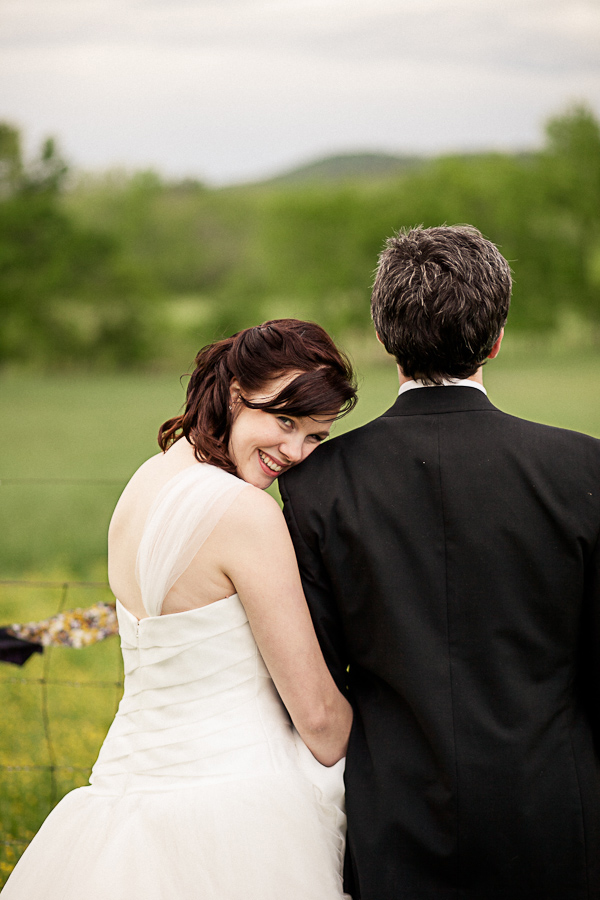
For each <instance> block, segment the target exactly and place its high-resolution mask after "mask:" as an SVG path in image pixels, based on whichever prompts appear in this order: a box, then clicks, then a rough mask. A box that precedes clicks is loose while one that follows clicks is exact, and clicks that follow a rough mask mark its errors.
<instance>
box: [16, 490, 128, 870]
mask: <svg viewBox="0 0 600 900" xmlns="http://www.w3.org/2000/svg"><path fill="white" fill-rule="evenodd" d="M0 484H1V485H9V484H10V485H14V486H15V487H16V486H20V485H37V484H43V485H57V486H59V485H66V484H77V485H99V484H100V485H107V484H109V485H112V486H116V485H122V484H123V482H122V481H113V480H109V479H72V478H2V479H0ZM109 594H110V590H109V586H108V584H107V583H106V582H104V581H79V580H71V579H65V580H36V579H27V578H23V579H19V578H6V579H0V616H2V617H4V616H5V615H6V616H9V617H10V615H11V613H12V614H13V615H14V610H15V609H16V608H18V609H19V612H20V613H22V621H27V620H29V619H33V618H35V617H36V614H37V611H38V610H39V609H40V608H41V607H43V608H44V611H45V613H46V615H48V614H50V615H51V616H54V615H58V614H61V613H63V612H64V611H65V610H68V609H70V608H72V607H75V606H77V607H82V606H84V607H85V606H87V605H89V604H88V602H87V600H88V598H91V599H97V597H98V596H102V597H106V599H108V595H109ZM40 596H41V597H42V602H41V604H40ZM34 597H35V601H34V600H33V598H34ZM15 598H17V602H15ZM110 600H111V601H113V602H114V598H112V595H110ZM11 601H12V602H11ZM42 618H43V617H42ZM14 622H15V619H14V618H13V620H12V621H6V620H3V619H0V626H10V625H12V624H13V623H14ZM109 645H110V646H109ZM122 689H123V674H122V663H121V656H120V652H119V649H118V645H117V642H116V641H114V640H113V639H109V640H108V641H106V646H105V647H104V648H101V647H100V645H99V644H97V645H95V647H86V648H82V649H81V650H72V649H70V648H65V647H59V646H45V647H44V648H43V652H42V653H41V654H37V653H36V654H34V656H33V657H31V658H30V659H29V660H28V661H27V662H26V663H25V664H24V667H23V668H22V669H15V666H14V665H13V664H11V663H8V662H2V663H0V702H1V703H2V709H3V720H4V725H3V729H2V737H1V738H0V787H1V792H0V797H1V800H0V826H1V836H0V849H1V851H2V852H0V887H1V886H2V884H3V883H4V881H5V880H6V878H7V877H8V874H9V873H10V871H11V870H12V868H13V867H14V865H15V864H16V862H17V860H18V858H19V856H20V855H21V854H22V852H23V851H24V849H25V848H26V846H27V844H28V843H29V841H30V840H31V838H32V837H33V835H34V833H35V831H36V830H37V828H38V827H39V826H40V824H41V822H42V821H43V819H44V818H45V817H46V815H47V814H48V813H49V812H50V810H51V809H52V808H53V807H54V806H55V805H56V803H57V802H58V800H60V799H61V797H62V796H63V795H64V794H65V793H67V791H68V790H70V789H72V788H73V787H78V786H81V785H83V784H85V783H87V779H88V777H89V773H90V769H91V766H92V765H93V763H94V761H95V757H96V755H97V752H98V749H99V747H100V744H101V742H102V740H103V737H104V734H105V732H106V730H107V728H108V725H109V724H110V721H111V719H112V717H113V716H114V713H115V712H116V709H117V706H118V703H119V700H120V698H121V694H122ZM99 698H100V699H99Z"/></svg>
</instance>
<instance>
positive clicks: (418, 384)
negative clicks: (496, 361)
mask: <svg viewBox="0 0 600 900" xmlns="http://www.w3.org/2000/svg"><path fill="white" fill-rule="evenodd" d="M424 387H472V388H477V390H478V391H483V393H484V394H485V395H486V396H487V391H486V389H485V388H484V386H483V385H482V384H480V383H479V382H478V381H471V379H470V378H458V379H457V380H456V381H446V380H444V381H443V382H442V384H441V385H437V384H424V383H423V382H422V381H420V380H419V379H417V380H416V381H405V382H404V384H401V385H400V390H399V391H398V396H400V394H405V393H406V391H412V390H413V389H414V388H424Z"/></svg>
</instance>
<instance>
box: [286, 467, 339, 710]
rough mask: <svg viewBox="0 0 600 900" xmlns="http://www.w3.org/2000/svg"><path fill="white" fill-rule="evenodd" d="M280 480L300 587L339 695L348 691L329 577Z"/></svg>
mask: <svg viewBox="0 0 600 900" xmlns="http://www.w3.org/2000/svg"><path fill="white" fill-rule="evenodd" d="M282 482H283V479H280V482H279V490H280V493H281V498H282V500H283V513H284V516H285V519H286V522H287V526H288V528H289V532H290V535H291V538H292V542H293V544H294V549H295V551H296V558H297V560H298V568H299V570H300V577H301V578H302V586H303V588H304V594H305V597H306V601H307V603H308V607H309V609H310V614H311V617H312V621H313V625H314V628H315V632H316V634H317V638H318V640H319V644H320V645H321V650H322V652H323V656H324V657H325V662H326V663H327V666H328V668H329V671H330V672H331V674H332V676H333V678H334V681H335V683H336V684H337V686H338V688H339V689H340V691H341V692H342V693H347V691H348V659H347V652H346V647H345V641H344V633H343V629H342V624H341V620H340V616H339V613H338V609H337V604H336V602H335V596H334V592H333V589H332V586H331V581H330V578H329V576H328V574H327V571H326V568H325V566H324V563H323V559H322V557H321V554H320V553H319V551H318V541H317V535H316V534H314V533H312V534H311V533H310V529H309V528H307V527H306V526H305V527H304V528H301V527H300V525H299V523H298V520H297V517H296V515H295V512H294V506H293V501H292V499H291V496H290V493H289V491H288V489H287V486H286V485H285V484H284V483H282Z"/></svg>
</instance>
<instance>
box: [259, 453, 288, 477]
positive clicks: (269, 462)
mask: <svg viewBox="0 0 600 900" xmlns="http://www.w3.org/2000/svg"><path fill="white" fill-rule="evenodd" d="M258 455H259V456H260V458H261V459H262V461H263V462H264V464H265V466H267V468H269V469H271V471H272V472H281V469H282V467H281V466H278V465H277V463H275V462H273V461H272V460H271V459H269V458H268V457H267V456H265V454H264V453H263V452H262V450H259V451H258Z"/></svg>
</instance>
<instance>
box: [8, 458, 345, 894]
mask: <svg viewBox="0 0 600 900" xmlns="http://www.w3.org/2000/svg"><path fill="white" fill-rule="evenodd" d="M245 487H247V486H246V485H245V483H244V482H242V481H240V480H239V479H237V478H235V477H234V476H233V475H229V474H227V473H225V472H223V471H221V470H220V469H217V468H215V467H213V466H208V465H203V464H197V465H193V466H191V467H189V468H188V469H185V470H184V471H183V472H181V473H179V474H178V475H176V476H175V477H174V478H173V479H171V481H169V482H168V483H167V485H166V486H165V487H164V488H163V490H162V491H161V493H160V494H159V496H158V498H157V500H156V502H155V503H154V505H153V507H152V510H151V511H150V514H149V516H148V520H147V522H146V526H145V530H144V535H143V537H142V542H141V545H140V549H139V553H138V580H139V583H140V587H141V590H142V598H143V601H144V608H145V609H146V611H147V612H148V614H149V618H146V619H142V620H141V621H140V622H138V620H137V619H136V618H135V617H134V616H133V615H132V614H131V613H129V612H128V611H127V610H126V609H125V607H124V606H122V605H121V604H120V603H119V602H118V601H117V612H118V618H119V630H120V634H121V646H122V650H123V658H124V663H125V690H124V696H123V699H122V700H121V703H120V706H119V710H118V713H117V715H116V718H115V720H114V722H113V724H112V725H111V728H110V730H109V732H108V735H107V737H106V740H105V742H104V744H103V746H102V749H101V751H100V755H99V757H98V760H97V762H96V764H95V766H94V768H93V771H92V776H91V778H90V786H89V787H83V788H78V789H77V790H74V791H72V792H71V793H70V794H67V796H66V797H64V798H63V800H61V802H60V803H59V804H58V806H57V807H56V808H55V809H54V810H53V812H52V813H51V814H50V816H49V817H48V818H47V819H46V821H45V823H44V824H43V826H42V828H41V829H40V831H39V832H38V834H37V835H36V837H35V838H34V840H33V842H32V843H31V844H30V846H29V847H28V849H27V850H26V851H25V853H24V854H23V857H22V859H21V860H20V861H19V863H18V865H17V867H16V868H15V870H14V872H13V874H12V875H11V877H10V879H9V881H8V882H7V885H6V886H5V888H4V891H3V893H4V897H3V900H108V898H110V900H339V898H342V897H344V894H343V890H342V879H341V866H342V857H343V850H344V828H345V815H344V811H343V761H340V762H339V763H338V764H337V765H335V766H333V767H331V768H326V767H324V766H322V765H320V764H319V763H318V762H317V761H316V760H315V758H314V757H313V756H312V754H311V753H310V752H309V750H308V749H307V747H306V746H305V745H304V744H303V742H302V741H301V739H300V738H299V736H298V734H297V733H296V732H295V730H294V728H293V726H292V724H291V722H290V719H289V717H288V714H287V712H286V710H285V708H284V706H283V704H282V702H281V700H280V698H279V695H278V694H277V691H276V689H275V686H274V684H273V682H272V680H271V678H270V676H269V673H268V671H267V669H266V667H265V665H264V663H263V660H262V658H261V656H260V653H259V651H258V648H257V646H256V642H255V641H254V637H253V635H252V631H251V630H250V626H249V624H248V619H247V617H246V613H245V611H244V607H243V606H242V604H241V602H240V600H239V598H238V596H237V594H234V595H233V596H230V597H226V598H225V599H223V600H220V601H218V602H216V603H212V604H210V605H209V606H204V607H201V608H198V609H193V610H190V611H188V612H182V613H175V614H171V615H164V616H161V615H160V610H161V606H162V601H163V599H164V597H165V595H166V594H167V592H168V590H169V589H170V587H171V586H172V585H173V583H174V582H175V581H176V580H177V578H178V577H179V576H180V575H181V573H182V572H183V571H184V570H185V568H187V566H188V565H189V563H190V561H191V559H192V558H193V556H194V555H195V553H196V552H197V550H198V548H199V546H201V544H202V543H203V541H204V540H205V539H206V537H207V536H208V534H210V532H211V530H212V529H213V528H214V526H215V524H216V522H217V521H218V520H219V518H220V517H221V515H222V514H223V512H224V511H225V509H227V508H228V507H229V505H230V504H231V503H232V502H233V501H234V500H235V498H236V497H237V495H238V494H239V492H240V491H241V490H243V489H244V488H245Z"/></svg>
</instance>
